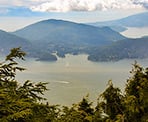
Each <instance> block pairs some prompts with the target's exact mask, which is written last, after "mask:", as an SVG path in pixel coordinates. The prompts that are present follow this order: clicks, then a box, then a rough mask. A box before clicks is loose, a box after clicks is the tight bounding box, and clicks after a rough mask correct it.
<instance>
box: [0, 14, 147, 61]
mask: <svg viewBox="0 0 148 122" xmlns="http://www.w3.org/2000/svg"><path fill="white" fill-rule="evenodd" d="M139 16H140V15H139ZM141 16H142V15H141ZM24 38H26V39H24ZM0 42H1V45H0V47H1V52H4V51H8V50H9V49H10V48H14V47H20V46H21V47H23V49H24V50H25V51H26V52H27V54H28V56H31V57H35V58H37V60H45V61H56V60H57V58H56V56H55V55H53V53H56V54H57V55H58V56H60V57H65V54H68V53H70V54H74V55H77V54H80V53H85V54H88V55H89V57H88V59H89V60H91V61H117V60H120V59H125V58H148V48H147V45H148V38H147V37H145V38H138V39H128V38H126V37H124V36H122V35H120V34H119V33H118V32H115V31H113V30H112V29H110V28H109V27H102V28H99V27H94V26H89V25H85V24H78V23H73V22H68V21H63V20H53V19H52V20H45V21H41V22H38V23H34V24H32V25H29V26H27V27H25V28H23V29H20V30H18V31H15V32H14V33H11V34H10V33H8V32H4V31H0Z"/></svg>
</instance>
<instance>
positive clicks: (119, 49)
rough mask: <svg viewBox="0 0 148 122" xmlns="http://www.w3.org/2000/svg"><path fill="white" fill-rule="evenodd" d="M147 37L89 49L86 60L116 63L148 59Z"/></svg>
mask: <svg viewBox="0 0 148 122" xmlns="http://www.w3.org/2000/svg"><path fill="white" fill-rule="evenodd" d="M147 46H148V37H143V38H138V39H125V40H122V41H118V42H114V43H113V44H111V45H109V46H105V47H102V48H97V47H96V48H93V49H91V52H90V55H89V57H88V60H91V61H118V60H121V59H137V58H148V48H147Z"/></svg>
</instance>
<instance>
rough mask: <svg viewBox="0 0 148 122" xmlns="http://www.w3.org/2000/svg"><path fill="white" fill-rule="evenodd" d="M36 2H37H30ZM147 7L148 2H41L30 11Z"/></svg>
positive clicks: (83, 0)
mask: <svg viewBox="0 0 148 122" xmlns="http://www.w3.org/2000/svg"><path fill="white" fill-rule="evenodd" d="M31 1H36V2H38V1H39V0H31ZM142 7H145V8H146V7H148V0H41V2H40V3H39V4H37V5H34V6H31V7H30V8H31V10H32V11H41V12H68V11H94V10H108V9H131V8H142Z"/></svg>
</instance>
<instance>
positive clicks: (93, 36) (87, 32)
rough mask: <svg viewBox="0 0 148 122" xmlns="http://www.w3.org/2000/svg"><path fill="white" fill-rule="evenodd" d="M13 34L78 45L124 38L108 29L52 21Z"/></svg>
mask: <svg viewBox="0 0 148 122" xmlns="http://www.w3.org/2000/svg"><path fill="white" fill-rule="evenodd" d="M14 34H15V35H17V36H20V37H23V38H26V39H28V40H32V41H36V42H42V43H44V42H54V43H55V42H60V43H61V42H62V43H70V44H71V43H72V44H78V45H80V44H91V45H96V44H97V45H104V44H106V43H109V42H111V41H116V40H121V39H124V38H125V37H123V36H122V35H120V34H119V33H117V32H115V31H113V30H111V29H110V28H108V27H103V28H98V27H94V26H90V25H85V24H80V23H74V22H69V21H63V20H54V19H50V20H44V21H40V22H37V23H34V24H32V25H29V26H27V27H25V28H23V29H20V30H17V31H15V32H14Z"/></svg>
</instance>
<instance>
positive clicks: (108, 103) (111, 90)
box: [98, 80, 123, 121]
mask: <svg viewBox="0 0 148 122" xmlns="http://www.w3.org/2000/svg"><path fill="white" fill-rule="evenodd" d="M99 100H100V101H101V102H98V104H99V105H98V106H99V107H101V109H102V111H103V113H104V115H105V114H106V116H105V117H106V118H108V119H109V120H112V121H115V120H116V117H117V116H118V115H121V116H123V106H122V100H123V96H122V94H121V91H120V89H119V88H115V87H114V86H113V84H112V81H111V80H110V81H109V82H108V87H107V89H106V90H105V91H104V92H103V93H102V94H101V95H100V98H99ZM98 109H99V108H98Z"/></svg>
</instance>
